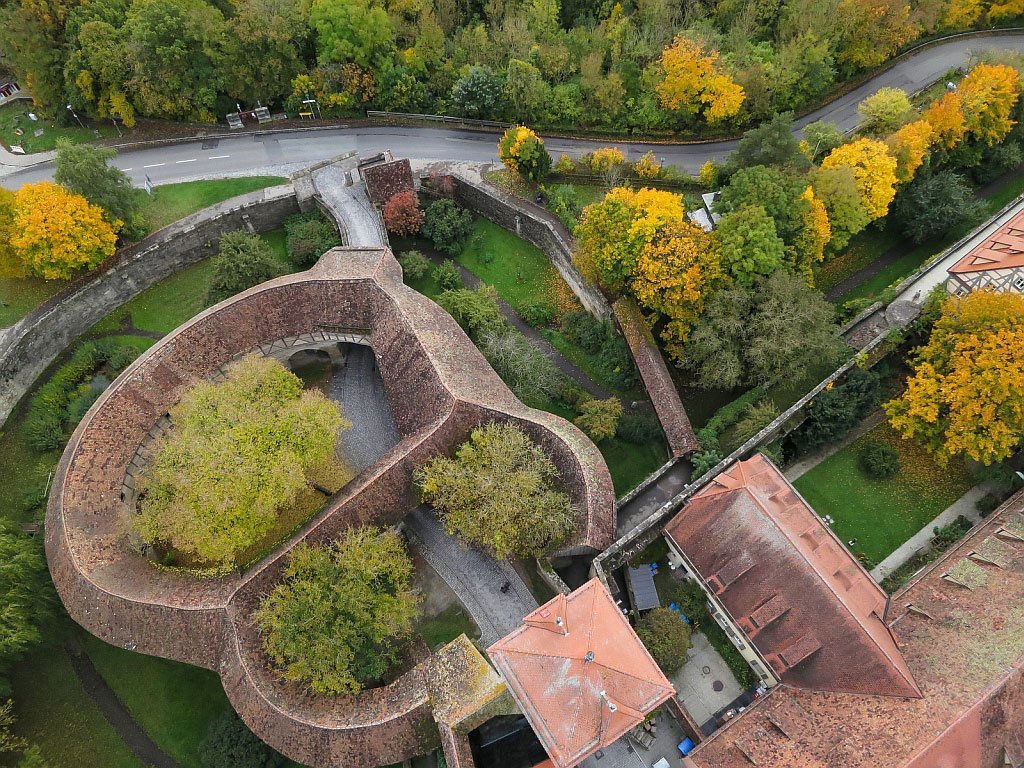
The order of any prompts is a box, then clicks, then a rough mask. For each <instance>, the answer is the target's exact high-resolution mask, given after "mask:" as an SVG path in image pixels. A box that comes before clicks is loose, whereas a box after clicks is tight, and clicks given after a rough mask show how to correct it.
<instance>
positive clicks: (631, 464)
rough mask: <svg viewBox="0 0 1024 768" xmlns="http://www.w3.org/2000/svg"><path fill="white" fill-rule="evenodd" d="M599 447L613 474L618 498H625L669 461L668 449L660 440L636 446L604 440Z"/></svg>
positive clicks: (619, 441) (616, 440)
mask: <svg viewBox="0 0 1024 768" xmlns="http://www.w3.org/2000/svg"><path fill="white" fill-rule="evenodd" d="M597 447H598V449H600V451H601V455H602V456H604V460H605V463H606V464H607V465H608V471H609V472H611V473H612V483H613V484H614V486H615V495H616V497H621V496H625V495H626V494H627V493H629V492H630V491H631V490H633V489H634V488H636V487H637V486H638V485H640V483H641V482H642V481H643V480H644V479H645V478H646V477H648V476H649V475H650V474H651V473H652V472H654V470H656V469H657V468H658V467H660V466H661V465H662V464H664V463H665V462H666V461H668V449H667V448H666V447H665V444H664V443H663V442H661V441H660V440H659V441H658V442H656V443H647V444H646V445H635V444H634V443H627V442H626V441H625V440H619V439H617V438H616V439H613V440H602V441H601V442H600V443H598V444H597Z"/></svg>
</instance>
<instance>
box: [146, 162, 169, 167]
mask: <svg viewBox="0 0 1024 768" xmlns="http://www.w3.org/2000/svg"><path fill="white" fill-rule="evenodd" d="M161 165H167V163H153V164H152V165H144V166H142V167H143V168H159V167H160V166H161Z"/></svg>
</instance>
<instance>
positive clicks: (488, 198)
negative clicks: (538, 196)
mask: <svg viewBox="0 0 1024 768" xmlns="http://www.w3.org/2000/svg"><path fill="white" fill-rule="evenodd" d="M450 175H451V177H452V179H454V181H455V199H456V200H458V202H460V203H462V204H463V205H464V206H466V207H467V208H470V209H472V210H474V211H476V212H477V213H479V214H480V215H481V216H483V217H484V218H485V219H489V220H490V221H493V222H494V223H495V224H497V225H498V226H501V227H504V228H505V229H507V230H509V231H510V232H514V233H515V234H516V235H517V236H519V237H521V238H523V240H526V241H527V242H529V243H532V244H533V245H535V246H537V247H538V248H540V249H541V250H542V251H543V252H544V254H545V255H546V256H547V257H548V258H549V259H550V260H551V263H552V264H553V265H554V266H555V269H557V270H558V273H559V274H560V275H561V276H562V278H563V279H564V280H565V282H566V283H568V284H569V287H570V288H571V289H572V292H573V293H574V294H576V297H577V298H578V299H579V300H580V302H581V303H582V304H583V306H584V307H585V308H586V309H587V311H588V312H590V313H592V314H594V315H597V316H598V317H603V318H608V317H611V313H612V312H611V307H610V306H609V305H608V301H607V300H606V299H605V297H604V295H603V294H602V293H601V292H600V291H599V290H597V288H595V287H593V286H590V285H587V284H586V283H585V282H584V280H583V278H582V277H581V276H580V273H579V272H577V271H576V267H574V266H573V263H572V236H571V235H570V234H569V232H568V231H567V230H566V229H565V227H564V226H562V223H561V222H560V221H558V219H557V218H556V217H555V216H553V215H551V214H550V213H548V212H547V211H545V210H544V209H543V208H540V207H539V206H536V205H533V204H532V203H528V202H526V201H525V200H520V199H518V198H516V197H513V196H512V195H507V194H505V193H504V192H502V191H501V190H499V189H497V188H495V187H492V186H491V185H490V184H487V183H484V182H481V181H479V180H478V179H474V178H472V177H471V176H469V175H468V174H466V173H464V172H462V171H461V170H460V169H457V168H452V169H451V173H450Z"/></svg>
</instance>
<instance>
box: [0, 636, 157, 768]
mask: <svg viewBox="0 0 1024 768" xmlns="http://www.w3.org/2000/svg"><path fill="white" fill-rule="evenodd" d="M11 677H12V683H13V686H14V702H15V704H14V712H15V716H16V717H17V725H16V726H15V731H16V732H17V733H18V734H20V735H21V736H24V737H25V738H26V739H28V740H29V741H31V742H32V743H33V744H35V745H37V746H38V747H39V749H40V750H41V751H42V754H43V757H44V758H45V759H46V762H47V764H48V765H49V766H50V768H79V767H80V766H86V765H90V766H104V768H142V763H140V762H139V761H138V760H136V759H135V756H134V755H132V754H131V752H129V751H128V748H127V747H126V746H125V745H124V743H123V742H122V741H121V739H120V737H119V736H118V735H117V733H116V732H115V731H114V729H113V728H112V727H111V726H110V724H109V723H107V721H106V720H105V719H104V717H103V715H102V713H101V712H100V711H99V710H98V709H97V708H96V705H95V704H93V703H92V700H91V699H90V698H89V696H88V694H86V692H85V690H84V689H83V688H82V686H81V684H80V683H79V682H78V678H77V677H76V676H75V673H74V670H72V668H71V661H70V660H69V659H68V656H67V653H66V652H65V651H64V649H63V648H61V647H54V648H43V649H41V650H39V651H37V652H36V653H34V654H32V655H31V656H29V657H28V658H27V659H25V660H24V661H21V662H19V663H17V664H15V665H14V669H13V671H12V674H11ZM140 682H141V681H140Z"/></svg>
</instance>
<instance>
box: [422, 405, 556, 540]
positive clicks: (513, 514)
mask: <svg viewBox="0 0 1024 768" xmlns="http://www.w3.org/2000/svg"><path fill="white" fill-rule="evenodd" d="M415 477H416V482H417V483H418V485H419V487H420V489H421V491H422V492H423V497H424V499H425V500H426V501H427V502H428V503H430V504H432V505H433V506H434V507H435V508H436V509H437V510H438V512H439V513H440V515H441V519H442V521H443V522H444V526H445V528H446V529H447V530H448V532H449V533H450V534H457V535H459V536H461V537H462V538H464V539H466V540H467V541H469V542H472V543H474V544H478V545H480V546H483V547H486V548H487V549H488V550H490V551H491V552H492V553H493V554H494V555H495V556H496V557H498V558H499V559H509V558H514V557H526V556H531V557H536V556H538V555H541V554H544V553H545V552H549V551H551V550H552V549H554V548H555V547H557V546H558V545H560V544H561V543H562V542H564V541H565V540H566V539H568V538H569V536H570V535H571V534H572V532H573V530H574V528H575V524H576V517H575V515H574V513H573V509H572V504H571V503H570V501H569V496H568V494H566V493H565V491H564V490H563V488H562V481H561V478H560V476H559V473H558V469H557V468H556V467H555V465H554V463H553V462H552V461H551V458H550V457H549V456H548V455H547V453H545V451H544V449H543V448H542V447H541V446H539V445H538V444H537V443H535V442H533V440H531V439H530V437H529V436H528V435H527V434H526V433H525V432H523V430H522V429H520V428H519V427H517V426H515V425H513V424H498V423H496V422H491V423H490V424H487V425H486V426H483V427H480V428H478V429H475V430H474V431H473V433H472V434H471V435H470V438H469V441H468V442H466V443H463V444H462V445H461V446H460V447H459V449H458V450H457V451H456V452H455V457H454V458H449V457H447V456H437V457H435V458H433V459H431V460H430V461H429V462H427V463H426V464H425V465H424V466H422V467H420V468H419V469H418V470H416V473H415Z"/></svg>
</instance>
